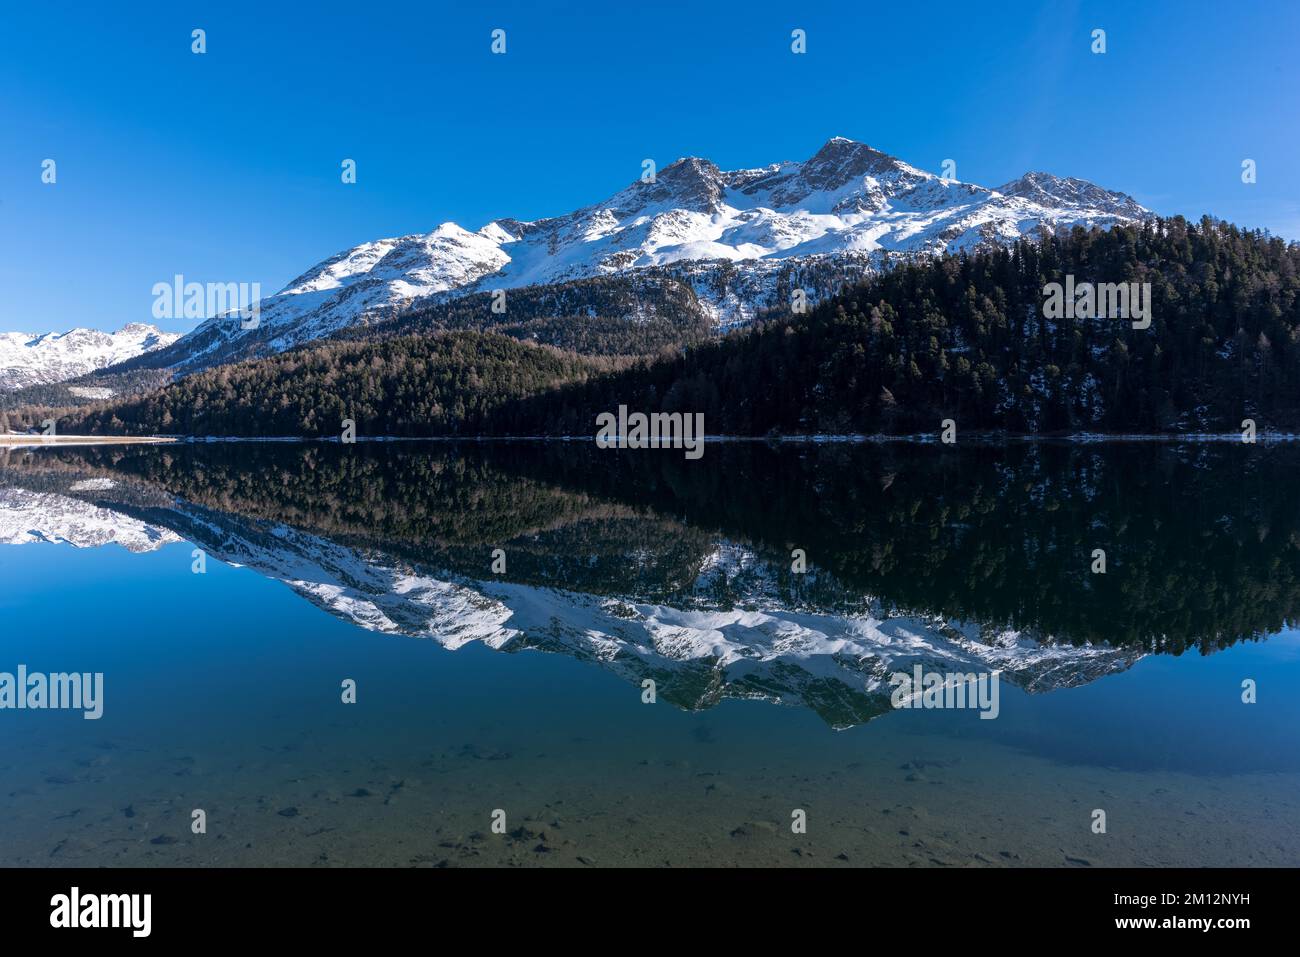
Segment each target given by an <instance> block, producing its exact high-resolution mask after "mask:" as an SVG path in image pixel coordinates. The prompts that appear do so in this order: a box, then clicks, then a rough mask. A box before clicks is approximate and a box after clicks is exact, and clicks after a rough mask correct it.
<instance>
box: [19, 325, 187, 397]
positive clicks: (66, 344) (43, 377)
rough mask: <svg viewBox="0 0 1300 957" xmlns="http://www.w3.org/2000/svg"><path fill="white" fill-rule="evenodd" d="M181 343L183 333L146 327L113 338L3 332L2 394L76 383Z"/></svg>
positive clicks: (77, 332) (85, 332)
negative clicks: (112, 366)
mask: <svg viewBox="0 0 1300 957" xmlns="http://www.w3.org/2000/svg"><path fill="white" fill-rule="evenodd" d="M179 338H181V337H180V334H179V333H174V332H160V331H159V330H158V329H157V328H156V327H154V326H150V325H146V324H145V323H142V322H133V323H131V324H130V325H127V326H123V327H122V328H121V329H119V330H118V331H117V332H111V333H110V332H100V331H99V330H98V329H71V330H69V331H67V332H62V333H57V332H51V333H46V334H45V335H31V334H29V333H26V332H0V392H8V391H11V390H13V389H21V388H23V387H24V386H29V385H42V384H48V383H51V382H64V381H66V380H68V379H75V378H76V377H77V376H81V375H85V374H86V373H87V372H93V371H95V370H96V369H102V368H104V367H106V366H111V365H115V364H117V363H119V362H125V361H126V360H127V359H133V358H135V357H136V356H139V355H143V354H144V353H146V352H153V351H154V350H155V349H162V348H164V347H165V346H169V345H171V344H172V343H173V342H175V341H176V340H177V339H179Z"/></svg>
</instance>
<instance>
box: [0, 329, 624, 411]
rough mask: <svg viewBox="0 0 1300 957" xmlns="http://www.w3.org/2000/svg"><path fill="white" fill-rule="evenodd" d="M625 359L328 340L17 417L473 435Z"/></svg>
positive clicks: (454, 341) (513, 346) (444, 340)
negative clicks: (134, 392) (156, 386)
mask: <svg viewBox="0 0 1300 957" xmlns="http://www.w3.org/2000/svg"><path fill="white" fill-rule="evenodd" d="M626 361H627V360H618V359H614V358H584V357H582V356H578V355H576V354H574V353H569V352H563V351H561V350H558V349H554V348H551V347H549V346H539V345H532V344H528V343H524V342H518V341H516V340H514V339H509V338H506V337H503V336H499V335H488V334H483V333H476V332H457V333H439V334H436V335H431V336H402V337H396V338H391V339H384V340H381V341H378V342H330V343H326V344H322V345H319V346H316V347H312V348H302V349H294V350H290V351H288V352H285V353H282V354H280V355H277V356H272V357H270V358H267V359H261V360H255V361H249V362H241V363H236V364H234V365H226V366H219V367H217V368H215V369H209V370H207V371H204V372H198V373H195V374H193V375H190V376H186V377H185V378H183V379H179V380H177V381H176V382H173V383H171V384H170V385H168V386H166V387H164V388H163V389H161V390H159V391H157V392H154V393H151V394H149V395H146V396H143V397H140V398H132V399H129V400H127V401H124V402H118V403H101V404H99V405H96V406H91V407H88V408H84V409H61V410H50V409H41V408H27V409H23V410H17V411H14V412H10V420H11V422H13V423H15V424H16V425H20V426H22V427H33V426H37V425H39V424H40V422H42V421H44V419H45V418H50V417H54V418H56V419H57V423H58V424H57V429H58V431H59V432H61V433H64V434H90V435H99V434H125V435H149V434H162V435H244V436H304V437H320V436H338V435H340V434H341V433H342V431H343V429H344V425H343V423H344V420H349V419H350V420H352V422H353V423H355V427H356V434H357V435H359V436H367V435H398V436H411V435H474V434H479V433H483V432H489V431H493V430H497V429H512V428H514V427H515V423H514V420H513V418H512V416H511V414H510V412H509V411H508V409H507V406H510V405H512V404H513V405H514V407H516V408H524V407H525V403H526V400H527V399H529V398H532V397H536V396H538V395H540V394H543V393H546V392H549V391H553V390H554V389H556V388H557V387H558V386H560V385H563V384H569V383H575V382H581V381H582V380H583V379H584V378H586V377H588V376H590V375H594V374H601V373H604V374H609V373H612V372H614V371H616V370H617V368H618V367H619V365H620V363H621V362H622V363H626Z"/></svg>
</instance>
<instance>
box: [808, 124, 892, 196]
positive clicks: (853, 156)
mask: <svg viewBox="0 0 1300 957" xmlns="http://www.w3.org/2000/svg"><path fill="white" fill-rule="evenodd" d="M906 168H907V166H906V164H905V163H903V161H902V160H900V159H898V158H897V157H894V156H890V155H889V154H888V153H883V152H881V151H880V150H878V149H875V148H873V147H870V146H868V145H867V144H866V143H859V142H858V141H857V140H851V139H848V138H847V137H844V136H832V137H831V138H830V139H828V140H827V141H826V142H825V143H824V144H823V145H822V148H821V149H819V150H818V151H817V152H816V153H814V154H813V155H812V157H811V158H809V159H808V161H807V162H805V163H804V164H803V179H804V181H805V182H806V183H807V184H808V185H809V186H810V187H812V188H813V189H817V190H832V189H839V188H840V187H841V186H843V185H845V184H846V183H848V182H849V181H850V180H853V179H857V178H858V177H861V176H867V175H880V174H882V173H887V172H893V171H898V170H903V169H906Z"/></svg>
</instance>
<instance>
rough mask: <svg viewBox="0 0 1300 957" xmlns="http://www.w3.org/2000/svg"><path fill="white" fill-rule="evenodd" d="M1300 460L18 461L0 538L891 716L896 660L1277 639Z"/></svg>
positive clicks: (681, 696) (652, 672)
mask: <svg viewBox="0 0 1300 957" xmlns="http://www.w3.org/2000/svg"><path fill="white" fill-rule="evenodd" d="M1298 460H1300V450H1297V449H1295V448H1292V447H1289V446H1267V447H1266V446H1248V447H1238V446H1227V445H1189V446H1181V447H1171V446H1165V445H1155V444H1147V443H1131V444H1105V445H1102V444H1096V445H1084V446H1078V445H1073V446H1071V445H1064V444H1052V443H1036V444H1029V443H1017V444H1009V445H1000V446H994V445H977V446H970V447H962V448H960V449H947V448H942V447H938V446H932V445H926V446H917V445H908V444H889V445H882V446H865V447H864V446H829V447H822V446H781V447H769V446H767V445H762V444H757V443H734V444H731V443H713V444H710V446H709V449H708V453H707V454H706V455H705V456H704V458H703V459H700V460H698V461H684V460H683V459H682V458H681V456H674V455H657V454H655V453H654V452H653V451H622V452H619V451H607V450H597V449H594V448H592V447H590V446H588V445H585V444H584V445H579V444H576V443H559V444H541V443H518V444H504V443H481V444H480V443H467V444H462V445H453V444H448V443H427V444H424V443H421V444H408V443H400V444H365V443H363V444H358V445H350V446H342V445H337V444H284V443H266V444H262V443H239V444H231V443H209V444H193V445H179V446H122V447H89V448H50V449H40V450H33V451H7V452H0V543H8V544H21V543H24V542H33V541H65V542H70V543H71V544H73V545H76V546H98V545H104V544H107V543H116V544H118V545H121V546H122V547H124V548H127V549H129V550H131V551H150V550H153V549H156V548H158V547H160V546H162V545H164V544H167V543H169V542H173V541H180V540H184V541H188V542H192V543H193V544H194V545H195V546H197V547H198V548H200V549H203V550H204V551H205V552H206V553H207V555H208V557H209V558H211V559H216V560H220V561H223V562H227V563H231V564H238V565H241V566H245V567H247V568H250V569H252V570H254V571H256V572H257V573H259V574H261V575H264V576H266V577H268V578H272V579H275V580H278V581H281V582H283V583H284V584H286V585H288V586H289V587H290V588H291V589H293V590H294V591H295V592H296V593H297V594H299V595H300V596H302V597H303V598H305V599H307V600H308V601H310V602H312V603H313V604H315V605H316V606H317V607H319V608H321V609H323V610H325V611H327V612H329V613H330V614H332V615H335V616H337V617H339V618H342V619H344V620H347V621H351V622H353V623H355V624H356V625H359V626H360V627H362V628H366V629H370V630H375V631H380V632H385V633H391V634H394V635H405V636H410V637H417V638H431V639H433V640H435V641H437V642H438V643H440V644H441V645H443V646H444V647H446V648H449V649H456V648H459V647H461V646H463V645H464V644H466V643H467V642H474V641H478V642H482V643H484V644H486V645H488V646H490V647H492V648H495V649H498V650H501V651H510V652H513V651H520V650H524V649H540V650H544V651H550V652H558V653H562V654H565V655H569V656H572V657H575V658H578V659H581V660H584V661H589V662H591V663H593V664H596V665H599V666H600V667H603V668H607V669H609V670H611V671H613V672H615V673H617V674H619V675H620V676H622V677H623V678H625V679H626V680H628V681H629V682H633V683H636V684H640V683H641V682H642V681H644V680H645V679H647V678H651V679H654V681H655V683H656V686H657V692H658V696H659V697H660V698H661V699H663V700H665V701H669V702H672V703H673V704H675V705H678V706H680V707H682V708H686V709H692V710H694V709H702V708H708V707H710V706H712V705H714V704H716V703H717V702H719V701H721V700H723V699H728V698H748V699H762V700H768V701H772V702H777V703H782V704H792V705H799V706H803V707H807V708H810V709H812V710H814V711H815V712H816V713H817V714H818V715H820V716H821V717H822V719H823V720H824V721H825V722H826V723H827V724H829V725H830V726H832V727H835V728H846V727H850V726H853V725H856V724H861V723H863V722H866V721H869V720H871V719H872V718H874V717H877V716H879V715H881V714H883V713H885V712H888V711H890V710H891V707H890V700H889V699H890V691H891V688H890V684H889V675H890V674H891V673H892V672H896V671H907V672H910V671H912V669H913V668H914V667H915V666H916V665H920V666H922V667H923V668H924V669H926V670H928V671H931V670H932V671H942V672H966V673H969V672H979V673H986V672H989V671H997V672H999V673H1000V675H1001V680H1002V681H1004V682H1009V683H1010V684H1012V685H1014V686H1017V687H1019V688H1021V689H1023V690H1025V691H1028V692H1048V691H1051V690H1053V689H1057V688H1064V687H1072V686H1077V685H1080V684H1084V683H1087V682H1091V681H1094V680H1097V679H1099V678H1102V677H1104V676H1106V675H1109V674H1113V673H1116V672H1119V671H1123V670H1124V669H1126V668H1128V667H1129V666H1130V665H1131V664H1132V663H1133V662H1134V661H1136V660H1137V659H1138V658H1140V657H1142V656H1143V655H1147V654H1152V653H1168V654H1181V653H1183V652H1184V651H1186V650H1189V649H1193V648H1194V649H1197V650H1199V651H1200V652H1202V653H1209V652H1213V651H1214V650H1216V649H1220V648H1224V647H1226V646H1228V645H1231V644H1233V643H1235V642H1238V641H1241V640H1243V639H1247V638H1249V639H1260V638H1264V637H1266V636H1268V635H1270V634H1274V633H1276V632H1278V631H1280V630H1281V629H1283V628H1284V627H1286V626H1287V624H1288V622H1290V621H1292V620H1293V619H1294V618H1295V615H1296V600H1297V596H1300V587H1298V585H1297V575H1298V573H1300V550H1298V548H1297V532H1298V531H1300V503H1298V502H1297V500H1296V497H1295V496H1294V495H1289V494H1288V493H1287V487H1288V486H1287V481H1286V479H1287V478H1288V477H1289V476H1290V475H1293V474H1294V472H1295V468H1296V466H1297V465H1298V464H1300V461H1298ZM495 549H501V550H502V551H503V552H504V555H505V570H504V572H502V573H500V574H495V573H494V572H493V570H492V563H493V558H492V556H493V551H494V550H495ZM795 549H802V550H803V551H804V552H805V553H806V555H807V563H808V570H807V572H806V573H804V574H797V573H794V572H792V570H791V566H792V560H791V555H792V552H793V551H794V550H795ZM1095 549H1103V550H1104V551H1105V553H1106V572H1105V574H1094V573H1093V572H1092V571H1091V567H1092V564H1093V555H1094V550H1095ZM187 560H188V559H187Z"/></svg>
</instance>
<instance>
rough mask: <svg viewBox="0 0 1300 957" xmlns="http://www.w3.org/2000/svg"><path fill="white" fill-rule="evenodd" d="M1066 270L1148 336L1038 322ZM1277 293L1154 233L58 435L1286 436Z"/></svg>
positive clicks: (186, 404)
mask: <svg viewBox="0 0 1300 957" xmlns="http://www.w3.org/2000/svg"><path fill="white" fill-rule="evenodd" d="M1067 276H1072V277H1073V281H1074V282H1075V283H1076V284H1083V283H1098V284H1100V283H1138V284H1143V283H1146V284H1149V285H1150V309H1151V322H1150V325H1149V328H1134V325H1133V323H1132V322H1131V321H1129V320H1127V319H1122V318H1115V317H1110V318H1086V319H1084V318H1079V319H1066V318H1059V319H1048V318H1045V311H1044V299H1045V297H1044V287H1045V286H1047V285H1048V284H1049V283H1063V282H1065V281H1066V277H1067ZM1297 292H1300V245H1296V244H1287V243H1285V242H1284V241H1283V240H1280V239H1277V238H1274V237H1270V236H1268V235H1265V234H1262V233H1257V232H1246V231H1243V230H1240V229H1237V228H1236V227H1233V226H1231V225H1228V224H1224V223H1220V222H1216V221H1212V220H1209V219H1206V220H1202V221H1201V222H1200V223H1199V224H1195V225H1192V224H1189V223H1187V222H1186V221H1185V220H1183V219H1181V218H1175V219H1169V220H1154V221H1151V222H1148V223H1144V224H1142V225H1133V226H1115V227H1113V228H1112V229H1109V230H1100V229H1097V230H1091V231H1085V230H1083V229H1075V230H1073V231H1072V232H1070V233H1069V234H1067V235H1062V236H1056V237H1049V238H1047V239H1046V240H1044V241H1042V242H1031V241H1028V240H1022V241H1020V242H1018V243H1016V244H1015V245H1014V246H1013V247H1011V248H1009V249H995V250H992V251H987V252H981V253H979V254H977V255H973V256H966V255H960V256H948V257H945V258H943V259H940V260H936V261H933V262H927V263H918V264H912V265H901V266H898V267H896V268H894V269H892V270H890V271H888V272H886V273H884V274H883V275H879V276H876V277H874V278H872V279H870V280H869V281H867V282H865V283H862V284H860V285H857V286H855V287H853V288H851V289H849V290H847V291H846V292H844V293H843V294H841V295H839V296H836V297H834V298H832V299H830V300H828V301H826V302H824V303H822V304H821V305H819V306H817V307H816V308H814V309H813V310H812V311H811V312H810V313H808V314H807V315H792V316H787V317H784V318H780V319H775V320H771V321H768V322H765V323H761V324H759V325H757V326H756V327H754V328H751V329H748V330H745V331H743V332H738V333H733V334H731V335H728V336H725V337H723V338H720V339H717V340H714V341H711V342H708V343H706V344H703V345H698V346H693V347H692V346H688V347H686V348H685V350H684V351H683V350H681V349H678V348H675V347H668V348H666V349H665V350H663V351H662V352H661V353H660V354H659V355H658V356H657V357H653V358H642V359H637V360H631V359H615V358H604V359H599V358H584V357H580V356H578V355H576V354H573V353H569V352H562V351H560V350H557V349H552V348H549V347H542V346H530V345H525V344H521V343H520V342H518V341H515V340H513V339H509V338H506V337H503V336H500V335H496V334H491V333H477V332H463V333H439V334H434V335H412V336H403V337H400V338H392V339H383V340H378V341H364V342H332V343H325V344H322V345H320V346H317V347H314V348H308V349H302V350H296V351H292V352H289V353H285V354H283V355H279V356H275V357H272V358H268V359H264V360H258V361H254V362H247V363H241V364H238V365H234V366H225V367H221V368H218V369H214V370H209V371H206V372H203V373H200V374H196V375H193V376H190V377H188V378H185V379H182V380H180V381H178V382H175V383H173V384H172V385H169V386H167V387H166V388H164V389H163V390H161V391H160V392H158V393H155V394H153V395H151V396H149V397H147V398H144V399H138V400H131V401H126V402H121V403H118V404H115V405H104V406H102V407H97V408H94V409H92V410H90V411H86V410H77V411H68V412H65V413H64V414H63V415H62V416H61V417H60V422H59V429H60V431H62V432H65V433H67V432H78V431H83V430H84V431H93V432H118V431H122V432H128V433H150V432H162V433H190V434H231V435H303V436H315V435H332V434H336V433H337V432H338V431H339V424H338V423H339V421H340V420H341V419H343V418H352V419H354V420H355V421H356V423H357V428H358V431H359V432H360V433H362V434H368V435H379V434H392V435H449V434H461V435H465V434H478V433H481V434H493V435H504V434H571V435H588V434H593V433H594V419H595V416H596V414H597V413H599V412H602V411H607V410H613V409H615V408H616V407H617V406H618V405H627V406H628V407H629V408H630V409H632V410H634V411H635V410H640V411H686V412H703V413H704V415H705V425H706V429H707V431H708V432H709V433H710V434H735V435H764V434H767V433H770V432H780V433H786V434H799V433H823V432H836V433H875V432H885V433H908V432H916V431H934V430H936V429H937V428H938V427H939V422H940V420H941V419H944V418H952V419H954V420H956V422H957V423H958V424H959V427H961V428H963V429H967V430H991V431H992V430H998V431H1008V432H1015V433H1025V432H1035V433H1044V432H1046V433H1055V432H1074V431H1097V432H1185V431H1202V430H1211V429H1213V430H1232V429H1237V428H1239V427H1240V423H1241V421H1242V419H1243V418H1247V417H1249V418H1253V419H1255V420H1256V421H1257V423H1258V426H1259V428H1260V429H1261V430H1267V429H1273V428H1293V427H1300V343H1298V342H1297V340H1298V339H1300V303H1298V301H1297ZM537 321H544V320H537ZM38 413H39V410H25V411H24V412H23V414H22V417H21V418H20V422H22V423H24V424H30V423H32V422H34V421H40V418H39V417H38ZM10 417H11V420H12V419H14V414H12V413H11V416H10Z"/></svg>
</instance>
